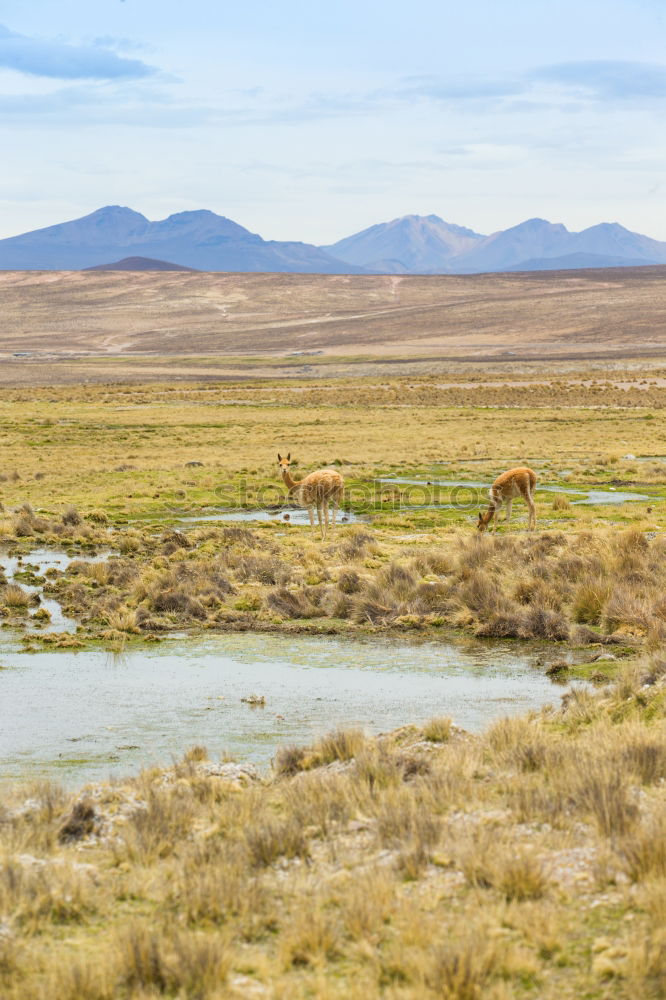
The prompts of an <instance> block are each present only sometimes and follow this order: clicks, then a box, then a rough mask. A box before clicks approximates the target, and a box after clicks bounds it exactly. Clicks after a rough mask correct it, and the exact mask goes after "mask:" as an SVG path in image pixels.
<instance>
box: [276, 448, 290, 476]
mask: <svg viewBox="0 0 666 1000" xmlns="http://www.w3.org/2000/svg"><path fill="white" fill-rule="evenodd" d="M290 464H291V452H289V454H288V455H287V457H286V458H284V457H283V456H282V455H281V454H280V452H278V469H279V470H280V472H286V471H287V470H288V469H289V466H290Z"/></svg>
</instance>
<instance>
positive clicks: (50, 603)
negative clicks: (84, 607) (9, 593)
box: [0, 549, 113, 632]
mask: <svg viewBox="0 0 666 1000" xmlns="http://www.w3.org/2000/svg"><path fill="white" fill-rule="evenodd" d="M112 554H113V553H112V552H108V551H105V552H100V553H99V554H98V555H95V556H91V555H79V554H75V555H70V554H69V553H68V552H63V551H59V550H55V549H33V551H32V552H30V553H29V555H26V556H10V555H9V554H8V553H7V552H0V569H2V571H3V572H4V574H5V577H6V579H7V581H8V582H9V583H15V584H16V585H17V586H19V587H20V588H21V590H23V591H25V593H26V594H39V597H40V601H39V605H38V606H37V607H35V608H33V609H32V611H31V612H30V615H31V617H32V615H34V613H35V611H38V610H39V608H46V610H47V611H48V612H49V613H50V615H51V621H50V622H49V623H48V624H47V626H46V627H45V628H42V627H41V626H40V627H39V631H47V632H76V629H77V623H76V622H75V621H74V619H73V618H68V617H67V615H66V614H65V613H64V612H63V610H62V607H61V606H60V604H59V602H58V601H56V600H54V599H53V598H52V597H45V596H44V594H43V588H42V586H41V585H37V584H28V583H24V582H23V580H21V579H18V580H17V579H15V574H16V573H17V572H20V571H21V570H27V569H30V570H32V571H33V573H34V574H35V575H36V576H44V575H45V574H46V572H47V570H49V569H57V570H60V572H63V571H64V570H66V569H67V567H68V566H69V564H70V563H72V562H75V561H77V562H88V563H94V562H104V561H105V560H107V559H108V558H109V557H110V556H111V555H112ZM36 628H37V625H36V624H33V625H30V623H29V625H28V631H34V630H36Z"/></svg>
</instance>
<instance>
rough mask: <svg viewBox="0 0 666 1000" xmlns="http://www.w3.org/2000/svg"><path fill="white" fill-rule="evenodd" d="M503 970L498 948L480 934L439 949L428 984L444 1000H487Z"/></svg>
mask: <svg viewBox="0 0 666 1000" xmlns="http://www.w3.org/2000/svg"><path fill="white" fill-rule="evenodd" d="M499 967H500V963H499V957H498V954H497V951H496V948H495V946H494V945H493V944H492V942H489V941H488V940H487V939H486V938H485V937H484V936H483V935H482V934H481V935H480V934H479V933H478V931H477V933H468V934H467V935H466V936H464V937H456V938H455V939H453V940H451V941H447V942H446V943H441V944H438V945H437V947H436V948H435V949H434V953H433V955H432V958H431V961H430V968H429V969H428V971H427V973H426V983H427V985H428V987H429V989H430V990H432V994H433V996H437V997H441V998H442V1000H483V997H484V996H485V995H486V989H487V987H488V984H489V982H490V980H491V977H492V975H493V973H494V972H496V971H499Z"/></svg>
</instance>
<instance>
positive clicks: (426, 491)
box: [376, 476, 654, 510]
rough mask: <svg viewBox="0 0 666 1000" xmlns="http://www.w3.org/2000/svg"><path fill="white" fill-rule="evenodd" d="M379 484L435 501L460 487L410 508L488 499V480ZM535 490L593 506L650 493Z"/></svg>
mask: <svg viewBox="0 0 666 1000" xmlns="http://www.w3.org/2000/svg"><path fill="white" fill-rule="evenodd" d="M376 482H377V483H380V484H381V485H382V486H387V487H388V486H391V485H399V486H403V485H404V486H416V487H419V488H420V489H422V490H423V499H424V501H429V500H430V501H431V500H434V501H437V499H438V490H439V489H440V488H442V489H444V490H446V491H449V490H454V491H462V492H459V493H458V494H457V499H456V502H454V503H441V504H440V503H437V502H435V503H432V502H424V503H423V504H413V505H412V506H411V507H410V509H413V510H418V509H419V507H444V508H447V507H448V508H450V507H464V506H476V505H477V504H478V503H487V502H488V501H487V498H488V490H489V489H490V485H491V482H490V480H488V481H485V482H483V481H480V480H471V479H428V480H426V479H407V478H400V477H398V476H383V477H382V478H381V479H377V480H376ZM536 493H565V494H567V495H569V496H576V497H579V498H582V499H577V500H572V501H571V502H572V504H590V505H593V506H596V505H598V504H621V503H632V502H635V501H645V500H652V499H654V498H653V497H650V496H648V495H647V494H646V493H627V492H624V491H622V490H616V489H615V488H614V487H612V486H611V487H609V488H608V489H607V490H596V489H578V488H576V487H574V486H556V485H545V486H542V485H540V484H539V483H537V487H536Z"/></svg>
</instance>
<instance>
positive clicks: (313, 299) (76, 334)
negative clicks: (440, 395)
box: [0, 267, 666, 359]
mask: <svg viewBox="0 0 666 1000" xmlns="http://www.w3.org/2000/svg"><path fill="white" fill-rule="evenodd" d="M0 296H1V299H2V303H3V320H2V324H1V326H0V353H5V354H6V355H7V354H10V355H11V354H12V353H14V352H23V351H31V352H32V351H38V352H49V353H55V354H58V355H64V354H68V353H70V352H74V353H81V352H86V353H88V352H90V353H93V354H119V353H131V354H142V353H146V352H149V353H153V352H154V353H157V354H160V355H164V354H172V355H178V354H187V355H189V356H192V355H195V354H214V355H218V356H220V355H227V356H228V355H246V356H247V355H254V356H257V355H261V354H269V355H280V354H289V353H293V352H298V351H323V352H326V353H330V354H336V355H359V354H369V355H373V356H380V355H386V356H401V357H405V356H413V357H450V358H452V357H459V358H468V359H472V358H483V357H488V356H491V357H492V356H494V357H500V356H502V355H503V354H506V355H507V359H508V357H509V356H510V355H509V353H508V352H511V353H512V354H515V355H517V356H521V357H525V358H529V357H532V358H537V357H553V358H564V357H571V356H588V357H590V356H604V355H612V354H615V355H618V354H620V355H622V354H634V355H640V354H655V355H659V354H662V353H666V267H643V268H627V269H620V268H617V269H607V270H597V271H560V272H548V273H543V272H540V273H530V274H489V275H455V276H440V275H438V276H432V277H422V276H403V275H400V276H395V275H390V276H386V275H380V276H373V275H367V276H366V275H353V276H344V275H297V274H225V273H183V272H135V271H129V272H116V271H89V272H85V273H84V272H53V271H51V272H2V273H0Z"/></svg>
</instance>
